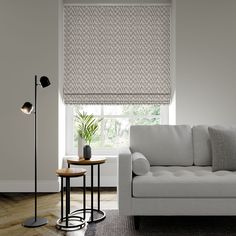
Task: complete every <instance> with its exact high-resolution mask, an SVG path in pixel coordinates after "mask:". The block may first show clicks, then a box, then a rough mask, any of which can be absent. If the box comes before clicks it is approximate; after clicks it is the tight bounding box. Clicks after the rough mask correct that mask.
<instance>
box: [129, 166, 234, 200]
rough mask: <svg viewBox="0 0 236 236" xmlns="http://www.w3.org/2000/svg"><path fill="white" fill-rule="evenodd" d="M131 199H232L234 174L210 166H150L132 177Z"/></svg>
mask: <svg viewBox="0 0 236 236" xmlns="http://www.w3.org/2000/svg"><path fill="white" fill-rule="evenodd" d="M133 197H144V198H146V197H151V198H152V197H185V198H186V197H216V198H217V197H236V171H216V172H212V167H211V166H189V167H183V166H169V167H166V166H152V167H151V168H150V171H149V172H148V173H147V174H146V175H143V176H135V177H134V178H133Z"/></svg>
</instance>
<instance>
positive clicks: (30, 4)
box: [0, 0, 59, 192]
mask: <svg viewBox="0 0 236 236" xmlns="http://www.w3.org/2000/svg"><path fill="white" fill-rule="evenodd" d="M58 4H59V1H58V0H1V1H0V32H1V37H0V109H1V115H0V160H1V161H0V163H1V164H0V192H3V191H33V190H34V188H33V186H34V145H33V144H34V143H33V118H34V116H33V115H31V116H26V115H24V114H23V113H22V112H21V111H20V107H21V105H22V104H23V103H24V102H25V101H32V102H34V101H33V99H34V75H38V76H42V75H46V76H48V77H49V79H50V81H51V86H50V87H47V88H44V89H43V88H41V87H38V108H39V109H38V160H39V161H38V170H39V190H42V191H56V190H57V189H58V181H57V177H56V176H55V170H56V168H57V166H58V76H59V75H58V71H59V68H58V41H59V40H58Z"/></svg>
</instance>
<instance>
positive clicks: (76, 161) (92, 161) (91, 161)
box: [67, 157, 106, 165]
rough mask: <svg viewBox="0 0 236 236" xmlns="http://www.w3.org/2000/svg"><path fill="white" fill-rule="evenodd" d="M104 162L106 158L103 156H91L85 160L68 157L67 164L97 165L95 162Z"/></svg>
mask: <svg viewBox="0 0 236 236" xmlns="http://www.w3.org/2000/svg"><path fill="white" fill-rule="evenodd" d="M105 162H106V158H104V157H92V158H91V159H89V160H85V159H83V158H80V159H79V158H78V159H68V160H67V163H68V164H73V165H97V164H103V163H105Z"/></svg>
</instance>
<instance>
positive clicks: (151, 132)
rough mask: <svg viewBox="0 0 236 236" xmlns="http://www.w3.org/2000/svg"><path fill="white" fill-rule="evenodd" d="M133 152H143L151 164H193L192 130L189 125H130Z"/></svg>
mask: <svg viewBox="0 0 236 236" xmlns="http://www.w3.org/2000/svg"><path fill="white" fill-rule="evenodd" d="M130 149H131V152H141V153H143V155H144V156H145V157H146V158H147V159H148V160H149V163H150V165H180V166H190V165H193V147H192V131H191V127H190V126H187V125H173V126H171V125H150V126H148V125H137V126H131V127H130Z"/></svg>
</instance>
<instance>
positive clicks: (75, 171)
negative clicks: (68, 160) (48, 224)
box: [56, 168, 87, 231]
mask: <svg viewBox="0 0 236 236" xmlns="http://www.w3.org/2000/svg"><path fill="white" fill-rule="evenodd" d="M86 172H87V171H86V170H85V169H82V168H63V169H58V170H57V171H56V173H57V175H58V176H59V177H60V178H61V218H60V219H58V220H57V224H56V227H57V228H58V229H60V230H64V231H72V230H77V229H82V228H83V227H84V226H85V216H86V211H85V207H86V177H85V176H86ZM82 176H83V209H82V210H83V213H84V214H83V217H80V216H73V215H71V214H70V178H74V177H82ZM63 178H65V179H66V216H65V217H64V216H63V211H64V210H63V205H64V204H63V195H64V187H63Z"/></svg>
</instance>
